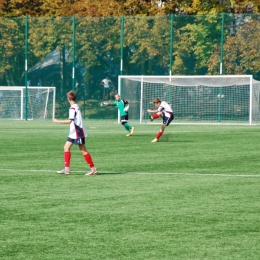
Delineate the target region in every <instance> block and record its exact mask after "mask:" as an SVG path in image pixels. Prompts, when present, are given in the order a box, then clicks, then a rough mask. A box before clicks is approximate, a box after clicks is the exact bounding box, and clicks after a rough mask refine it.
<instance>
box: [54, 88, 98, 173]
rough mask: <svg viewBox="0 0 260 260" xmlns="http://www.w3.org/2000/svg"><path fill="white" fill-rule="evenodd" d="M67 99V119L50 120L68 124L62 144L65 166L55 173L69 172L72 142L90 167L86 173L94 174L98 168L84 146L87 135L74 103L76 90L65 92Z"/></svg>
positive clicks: (78, 110) (78, 109)
mask: <svg viewBox="0 0 260 260" xmlns="http://www.w3.org/2000/svg"><path fill="white" fill-rule="evenodd" d="M67 99H68V102H69V103H70V109H69V118H68V119H67V120H57V119H55V118H54V119H53V120H52V121H53V122H54V123H59V124H70V132H69V136H68V139H67V141H66V143H65V145H64V162H65V167H64V169H63V170H61V171H58V172H57V173H60V174H70V158H71V152H70V148H71V146H72V145H73V144H76V145H78V146H79V150H80V151H81V153H82V155H83V156H84V158H85V161H86V162H87V163H88V165H89V167H90V171H89V172H87V173H86V175H94V174H96V173H97V172H98V170H97V168H96V167H95V165H94V163H93V161H92V158H91V155H90V153H89V152H88V151H87V149H86V146H85V137H87V131H86V129H85V127H84V125H83V121H82V116H81V112H80V108H79V106H78V105H77V104H76V99H77V98H76V92H75V91H69V92H68V93H67Z"/></svg>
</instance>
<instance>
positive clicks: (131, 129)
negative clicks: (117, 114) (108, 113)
mask: <svg viewBox="0 0 260 260" xmlns="http://www.w3.org/2000/svg"><path fill="white" fill-rule="evenodd" d="M121 124H122V125H123V126H124V127H125V130H126V132H127V133H128V134H127V135H126V136H131V135H132V134H133V132H134V127H132V126H131V125H129V124H128V115H124V116H121Z"/></svg>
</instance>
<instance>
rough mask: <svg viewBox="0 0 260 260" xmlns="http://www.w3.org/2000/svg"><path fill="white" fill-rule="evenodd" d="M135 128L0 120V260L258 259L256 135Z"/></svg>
mask: <svg viewBox="0 0 260 260" xmlns="http://www.w3.org/2000/svg"><path fill="white" fill-rule="evenodd" d="M130 124H132V125H133V126H134V127H135V132H134V135H133V136H131V137H126V136H125V134H126V133H125V131H124V129H123V127H122V126H121V125H118V124H116V123H115V122H114V121H86V122H85V125H86V128H87V130H88V134H89V136H88V137H87V139H86V142H87V148H88V150H89V152H90V153H91V156H92V159H93V161H94V162H95V164H96V166H97V168H98V169H99V173H98V174H97V175H95V176H90V177H87V176H85V173H86V172H87V171H88V166H87V164H86V163H85V161H84V158H83V157H82V155H81V154H80V152H79V151H78V148H77V147H76V146H73V148H72V159H71V171H72V174H71V175H68V176H64V175H59V174H56V171H57V170H61V169H62V168H63V145H64V143H65V141H66V138H67V135H68V132H69V129H68V128H69V127H68V126H67V125H57V124H54V123H52V122H35V121H27V122H25V121H1V124H0V144H1V153H0V162H1V165H0V188H1V193H0V198H1V204H0V216H1V217H0V231H1V232H0V259H3V260H9V259H10V260H16V259H26V260H31V259H33V260H35V259H55V260H57V259H64V260H66V259H93V260H97V259H120V260H121V259H149V260H153V259H154V260H157V259H198V260H200V259H216V260H220V259H221V260H222V259H223V260H224V259H226V260H229V259H243V260H244V259H259V255H260V247H259V239H260V234H259V230H260V222H259V212H260V192H259V185H260V174H259V168H260V160H259V158H260V150H259V144H260V131H259V127H258V126H224V125H177V124H174V122H173V123H172V125H170V126H169V127H167V128H166V130H165V133H164V135H163V136H162V137H161V140H160V142H159V143H151V140H152V139H154V137H155V135H156V133H157V132H158V130H159V127H160V126H159V125H157V124H152V123H151V124H145V125H139V124H137V123H134V122H130Z"/></svg>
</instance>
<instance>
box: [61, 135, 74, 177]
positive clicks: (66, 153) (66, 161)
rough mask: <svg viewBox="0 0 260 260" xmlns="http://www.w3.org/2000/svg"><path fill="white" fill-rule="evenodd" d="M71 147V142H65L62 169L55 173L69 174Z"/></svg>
mask: <svg viewBox="0 0 260 260" xmlns="http://www.w3.org/2000/svg"><path fill="white" fill-rule="evenodd" d="M72 145H73V142H72V141H71V140H69V138H68V140H67V141H66V143H65V145H64V169H63V170H61V171H58V172H57V173H60V174H70V158H71V152H70V148H71V146H72Z"/></svg>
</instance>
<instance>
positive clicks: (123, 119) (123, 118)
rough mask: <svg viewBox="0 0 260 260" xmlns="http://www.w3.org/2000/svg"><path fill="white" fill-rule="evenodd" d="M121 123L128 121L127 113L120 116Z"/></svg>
mask: <svg viewBox="0 0 260 260" xmlns="http://www.w3.org/2000/svg"><path fill="white" fill-rule="evenodd" d="M120 121H121V124H122V125H123V124H125V123H127V121H128V115H124V116H121V118H120Z"/></svg>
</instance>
